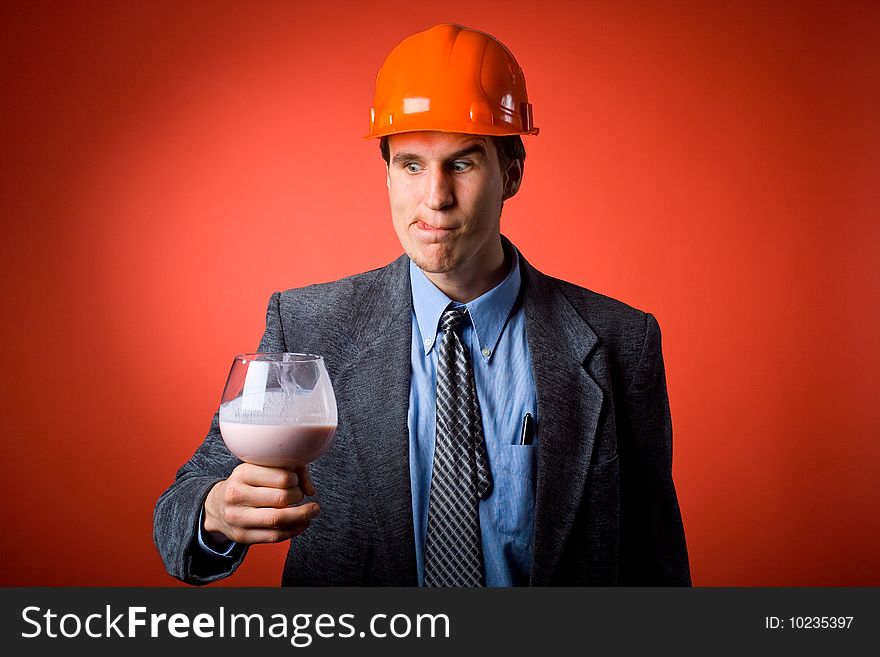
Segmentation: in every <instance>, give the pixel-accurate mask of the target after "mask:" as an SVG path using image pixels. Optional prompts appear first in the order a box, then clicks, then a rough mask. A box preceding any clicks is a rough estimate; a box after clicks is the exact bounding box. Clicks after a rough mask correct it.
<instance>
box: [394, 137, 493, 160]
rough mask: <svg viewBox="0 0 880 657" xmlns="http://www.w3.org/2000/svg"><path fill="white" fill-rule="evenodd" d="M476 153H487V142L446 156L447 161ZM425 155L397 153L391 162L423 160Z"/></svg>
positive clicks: (476, 143) (472, 145) (475, 144)
mask: <svg viewBox="0 0 880 657" xmlns="http://www.w3.org/2000/svg"><path fill="white" fill-rule="evenodd" d="M475 153H479V154H480V155H483V156H485V155H486V143H485V142H483V141H479V142H475V143H473V144H471V145H470V146H465V147H464V148H462V149H461V150H458V151H455V152H454V153H452V154H451V155H450V156H449V157H448V158H446V160H447V162H451V161H452V160H457V159H459V158H462V157H466V156H468V155H473V154H475ZM423 159H424V158H423V157H422V156H421V155H416V154H415V153H405V152H400V153H395V154H394V157H392V158H391V164H398V165H400V164H406V163H407V162H414V161H415V162H421V161H423Z"/></svg>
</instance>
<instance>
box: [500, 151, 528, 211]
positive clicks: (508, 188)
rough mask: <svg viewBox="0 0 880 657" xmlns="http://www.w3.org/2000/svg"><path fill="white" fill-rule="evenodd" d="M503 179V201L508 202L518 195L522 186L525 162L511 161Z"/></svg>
mask: <svg viewBox="0 0 880 657" xmlns="http://www.w3.org/2000/svg"><path fill="white" fill-rule="evenodd" d="M503 178H504V196H503V197H502V198H501V200H502V201H506V200H507V199H509V198H510V197H511V196H514V195H516V193H517V192H518V191H519V186H520V185H521V184H522V179H523V161H522V160H511V162H510V164H508V165H507V171H505V172H504V174H503Z"/></svg>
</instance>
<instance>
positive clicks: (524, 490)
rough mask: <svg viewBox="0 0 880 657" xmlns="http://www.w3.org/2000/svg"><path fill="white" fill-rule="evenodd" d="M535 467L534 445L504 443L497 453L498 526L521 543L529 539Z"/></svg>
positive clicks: (501, 530)
mask: <svg viewBox="0 0 880 657" xmlns="http://www.w3.org/2000/svg"><path fill="white" fill-rule="evenodd" d="M535 468H536V463H535V446H534V445H505V446H504V447H503V448H502V449H501V451H500V453H499V455H498V463H497V469H496V471H497V472H498V476H497V477H496V482H495V483H496V490H495V494H496V495H497V496H498V499H497V501H496V504H495V519H496V522H497V525H498V530H499V531H500V532H501V533H502V534H504V535H506V536H508V537H510V538H513V539H514V540H516V541H518V542H520V543H524V544H528V543H530V542H531V540H532V528H533V527H534V522H535Z"/></svg>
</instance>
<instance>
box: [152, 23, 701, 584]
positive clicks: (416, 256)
mask: <svg viewBox="0 0 880 657" xmlns="http://www.w3.org/2000/svg"><path fill="white" fill-rule="evenodd" d="M537 132H538V130H537V128H535V127H534V124H533V122H532V110H531V105H530V104H529V103H528V99H527V95H526V89H525V80H524V77H523V74H522V70H521V69H520V68H519V66H518V65H517V63H516V61H515V60H514V58H513V56H512V55H511V54H510V52H509V51H508V50H507V49H506V48H505V47H504V46H503V45H502V44H501V43H500V42H498V41H497V40H496V39H494V38H493V37H491V36H489V35H487V34H484V33H482V32H477V31H474V30H468V29H465V28H462V27H460V26H455V25H438V26H436V27H434V28H432V29H430V30H428V31H426V32H422V33H419V34H416V35H413V36H411V37H409V38H408V39H406V40H404V41H403V42H402V43H401V44H400V45H398V47H397V48H395V50H394V51H393V52H392V53H391V54H390V55H389V57H388V59H387V60H386V61H385V63H384V65H383V67H382V69H381V70H380V72H379V76H378V78H377V85H376V101H375V107H374V108H373V109H372V111H371V130H370V135H369V137H371V138H373V137H378V138H379V139H380V146H381V150H382V155H383V158H384V159H385V162H386V166H387V186H388V193H389V199H390V205H391V216H392V223H393V225H394V229H395V231H396V233H397V236H398V238H399V240H400V243H401V245H402V247H403V249H404V251H405V255H404V256H401V257H400V258H399V259H398V260H396V261H395V262H393V263H391V264H390V265H388V266H386V267H384V268H381V269H378V270H374V271H371V272H367V273H364V274H360V275H357V276H353V277H350V278H346V279H343V280H340V281H336V282H333V283H328V284H323V285H316V286H310V287H307V288H302V289H294V290H287V291H286V292H283V293H275V294H274V295H273V296H272V298H271V300H270V302H269V308H268V311H267V321H266V332H265V334H264V336H263V339H262V341H261V342H260V345H259V350H260V351H272V352H283V351H297V352H307V353H315V354H321V355H323V356H324V358H325V362H326V364H327V368H328V372H329V374H330V377H331V380H332V382H333V386H334V390H335V393H336V398H337V405H338V407H339V429H338V432H337V435H336V438H335V440H334V442H333V443H332V445H331V447H330V449H329V451H328V452H327V453H326V454H325V455H324V456H323V457H321V458H320V459H319V460H318V461H316V462H315V463H313V464H312V465H311V466H310V469H307V468H305V467H300V468H297V469H294V470H285V469H280V468H268V467H262V466H256V465H251V464H242V463H240V462H239V461H237V459H235V457H233V456H232V455H231V454H230V453H229V451H228V450H227V449H226V447H225V445H224V443H223V441H222V438H221V436H220V433H219V429H218V417H217V416H216V415H215V417H214V421H213V423H212V426H211V430H210V432H209V433H208V436H207V438H206V439H205V441H204V443H203V444H202V446H201V447H200V448H199V449H198V451H197V452H196V453H195V455H194V456H193V458H192V459H190V461H189V462H188V463H186V464H185V465H184V466H183V467H182V468H181V469H180V471H179V472H178V475H177V479H176V481H175V482H174V484H173V485H172V486H171V487H170V488H169V489H168V490H167V491H166V492H165V493H164V494H163V495H162V497H161V498H160V499H159V502H158V504H157V506H156V514H155V541H156V544H157V546H158V548H159V551H160V553H161V554H162V557H163V559H164V561H165V565H166V567H167V569H168V571H169V573H170V574H171V575H173V576H175V577H178V578H180V579H182V580H184V581H187V582H190V583H194V584H202V583H207V582H211V581H214V580H216V579H219V578H221V577H225V576H227V575H229V574H230V573H232V572H233V571H234V570H235V568H236V567H237V566H238V565H239V564H240V563H241V561H242V559H243V558H244V556H245V553H246V551H247V548H248V546H249V545H252V544H256V543H272V542H277V541H282V540H287V539H290V538H293V540H292V541H291V547H290V550H289V552H288V557H287V561H286V564H285V567H284V572H283V576H282V583H283V584H285V585H425V586H482V585H488V586H509V585H524V584H532V585H568V584H577V585H584V584H603V585H609V584H676V585H682V584H683V585H686V584H689V583H690V574H689V568H688V561H687V551H686V547H685V541H684V533H683V529H682V524H681V516H680V512H679V508H678V503H677V500H676V495H675V490H674V486H673V482H672V474H671V468H672V444H671V440H672V437H671V423H670V416H669V409H668V401H667V395H666V384H665V374H664V368H663V359H662V355H661V348H660V331H659V328H658V325H657V322H656V321H655V320H654V318H653V317H652V316H651V315H650V314H646V313H643V312H641V311H638V310H635V309H633V308H630V307H629V306H626V305H624V304H622V303H620V302H618V301H614V300H612V299H609V298H607V297H603V296H601V295H598V294H595V293H593V292H590V291H588V290H585V289H583V288H580V287H577V286H575V285H572V284H570V283H566V282H563V281H559V280H556V279H553V278H549V277H547V276H545V275H543V274H541V273H540V272H538V271H537V270H535V269H534V268H533V267H531V266H530V265H529V264H528V262H526V261H525V259H524V258H523V257H522V256H521V255H520V253H519V252H518V250H517V249H516V248H515V247H514V246H513V245H512V244H511V243H510V242H509V241H508V240H506V238H504V237H503V236H502V235H501V233H500V217H501V209H502V206H503V203H504V201H506V200H508V199H510V198H511V197H513V196H514V195H515V194H516V193H517V191H518V190H519V187H520V184H521V183H522V180H523V165H524V158H525V151H524V149H523V147H522V141H521V137H520V135H523V134H537ZM312 482H314V484H313V483H312ZM306 496H312V500H311V501H309V502H308V503H302V502H303V500H304V498H305V497H306ZM319 512H320V513H319ZM294 537H295V538H294Z"/></svg>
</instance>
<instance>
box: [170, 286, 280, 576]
mask: <svg viewBox="0 0 880 657" xmlns="http://www.w3.org/2000/svg"><path fill="white" fill-rule="evenodd" d="M280 299H281V295H280V293H279V292H275V293H274V294H273V295H272V297H271V298H270V299H269V307H268V309H267V311H266V331H265V333H264V334H263V338H262V340H260V345H259V347H258V348H257V351H259V352H281V351H286V346H285V344H284V335H283V332H282V328H281V314H280ZM219 417H220V412H219V409H218V411H217V412H215V413H214V418H213V419H212V420H211V428H210V430H209V431H208V435H207V436H206V437H205V440H204V441H203V442H202V444H201V446H200V447H199V448H198V449H197V450H196V452H195V454H193V456H192V458H191V459H190V460H189V461H187V462H186V463H185V464H184V465H183V466H182V467H181V468H180V469H179V470H178V471H177V476H176V477H175V480H174V483H173V484H171V486H170V487H169V488H168V489H167V490H166V491H165V492H164V493H162V496H161V497H160V498H159V501H158V502H157V503H156V509H155V512H154V515H153V540H154V542H155V544H156V547H157V548H158V549H159V554H160V555H161V557H162V561H163V562H164V563H165V569H166V570H167V571H168V574H169V575H171V576H172V577H176V578H177V579H180V580H182V581H184V582H187V583H189V584H208V583H210V582H213V581H216V580H218V579H222V578H224V577H227V576H229V575H231V574H232V573H233V572H234V571H235V569H236V568H238V566H239V565H241V563H242V561H243V560H244V557H245V554H246V552H247V548H246V546H236V548H235V549H234V550H233V552H232V553H231V554H230V555H229V556H212V555H209V554H208V553H206V552H205V551H204V550H203V549H201V547H200V546H199V545H198V539H197V532H198V523H199V512H200V511H201V509H202V505H203V504H204V501H205V498H206V497H207V495H208V492H209V491H210V490H211V488H212V487H213V486H214V484H216V483H217V482H218V481H221V480H223V479H226V478H227V477H228V476H229V475H230V473H231V472H232V470H233V469H234V468H235V467H236V466H237V465H238V464H239V463H241V461H239V460H238V459H237V458H236V457H235V456H233V455H232V454H231V453H230V452H229V450H228V449H227V448H226V444H225V443H224V442H223V438H222V436H221V435H220V426H219V423H220V420H219Z"/></svg>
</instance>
